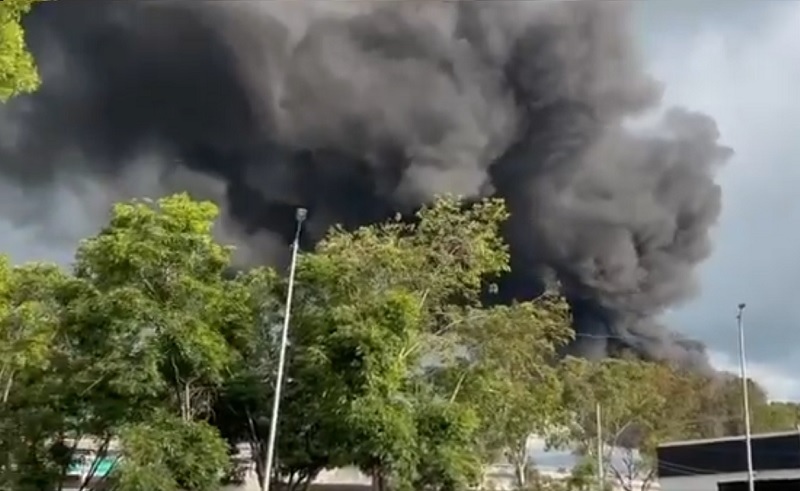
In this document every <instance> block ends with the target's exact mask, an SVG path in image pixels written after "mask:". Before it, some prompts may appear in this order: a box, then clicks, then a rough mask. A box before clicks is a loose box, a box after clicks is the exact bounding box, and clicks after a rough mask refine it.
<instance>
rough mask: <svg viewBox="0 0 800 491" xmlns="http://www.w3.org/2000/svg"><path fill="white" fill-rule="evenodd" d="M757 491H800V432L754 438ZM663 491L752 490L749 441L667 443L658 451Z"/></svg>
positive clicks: (727, 439)
mask: <svg viewBox="0 0 800 491" xmlns="http://www.w3.org/2000/svg"><path fill="white" fill-rule="evenodd" d="M752 448H753V469H754V474H755V478H756V486H755V489H756V491H790V490H791V491H798V490H800V431H793V432H784V433H770V434H761V435H753V436H752ZM657 455H658V476H659V483H660V484H661V489H662V491H747V453H746V444H745V438H744V437H743V436H736V437H730V438H716V439H709V440H693V441H684V442H675V443H666V444H663V445H661V446H659V447H658V452H657Z"/></svg>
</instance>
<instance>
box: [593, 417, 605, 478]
mask: <svg viewBox="0 0 800 491" xmlns="http://www.w3.org/2000/svg"><path fill="white" fill-rule="evenodd" d="M595 419H596V425H597V490H598V491H603V490H604V489H605V487H606V474H605V469H604V468H603V429H602V428H603V421H602V410H601V409H600V403H599V402H598V403H597V404H596V406H595Z"/></svg>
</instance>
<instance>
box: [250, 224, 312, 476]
mask: <svg viewBox="0 0 800 491" xmlns="http://www.w3.org/2000/svg"><path fill="white" fill-rule="evenodd" d="M307 214H308V211H307V210H306V209H305V208H298V209H297V212H296V213H295V220H296V221H297V228H296V229H295V233H294V241H293V242H292V262H291V265H290V266H289V287H288V289H287V292H286V307H285V308H284V313H283V330H282V331H281V345H280V353H279V355H278V373H277V374H276V375H275V395H274V396H273V399H272V418H270V420H269V440H268V441H267V455H266V457H265V462H264V475H263V476H261V479H262V482H261V489H263V490H264V491H269V487H270V484H271V479H270V478H271V477H272V466H273V460H274V458H275V437H276V436H277V433H278V413H279V412H280V405H281V389H282V388H283V372H284V370H285V368H286V344H287V342H288V339H289V320H290V318H291V314H292V295H293V294H294V273H295V270H296V269H297V252H298V250H299V249H300V231H301V230H302V228H303V222H304V221H305V219H306V216H307Z"/></svg>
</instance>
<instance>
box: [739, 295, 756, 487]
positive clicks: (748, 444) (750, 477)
mask: <svg viewBox="0 0 800 491" xmlns="http://www.w3.org/2000/svg"><path fill="white" fill-rule="evenodd" d="M744 308H745V304H743V303H740V304H739V311H738V313H737V314H736V321H737V324H738V327H739V366H740V368H741V375H742V399H743V401H742V404H743V406H744V441H745V449H746V451H747V488H748V490H749V491H755V476H754V473H753V440H752V436H751V435H750V397H749V395H748V383H747V358H746V357H745V349H744V319H743V314H744Z"/></svg>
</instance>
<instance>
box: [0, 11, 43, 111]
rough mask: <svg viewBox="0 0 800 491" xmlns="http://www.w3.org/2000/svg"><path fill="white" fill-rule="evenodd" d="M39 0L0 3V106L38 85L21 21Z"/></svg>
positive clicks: (34, 66)
mask: <svg viewBox="0 0 800 491" xmlns="http://www.w3.org/2000/svg"><path fill="white" fill-rule="evenodd" d="M37 1H39V0H3V2H2V3H0V102H5V101H6V100H8V98H9V97H12V96H14V95H17V94H22V93H26V92H31V91H33V90H34V89H36V87H37V86H38V85H39V74H38V72H37V70H36V65H35V64H34V60H33V56H31V54H30V53H29V52H28V50H27V46H26V44H25V32H24V30H23V27H22V24H21V21H22V17H23V16H24V15H25V14H27V13H28V12H29V11H30V9H31V6H32V5H33V4H34V3H35V2H37Z"/></svg>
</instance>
